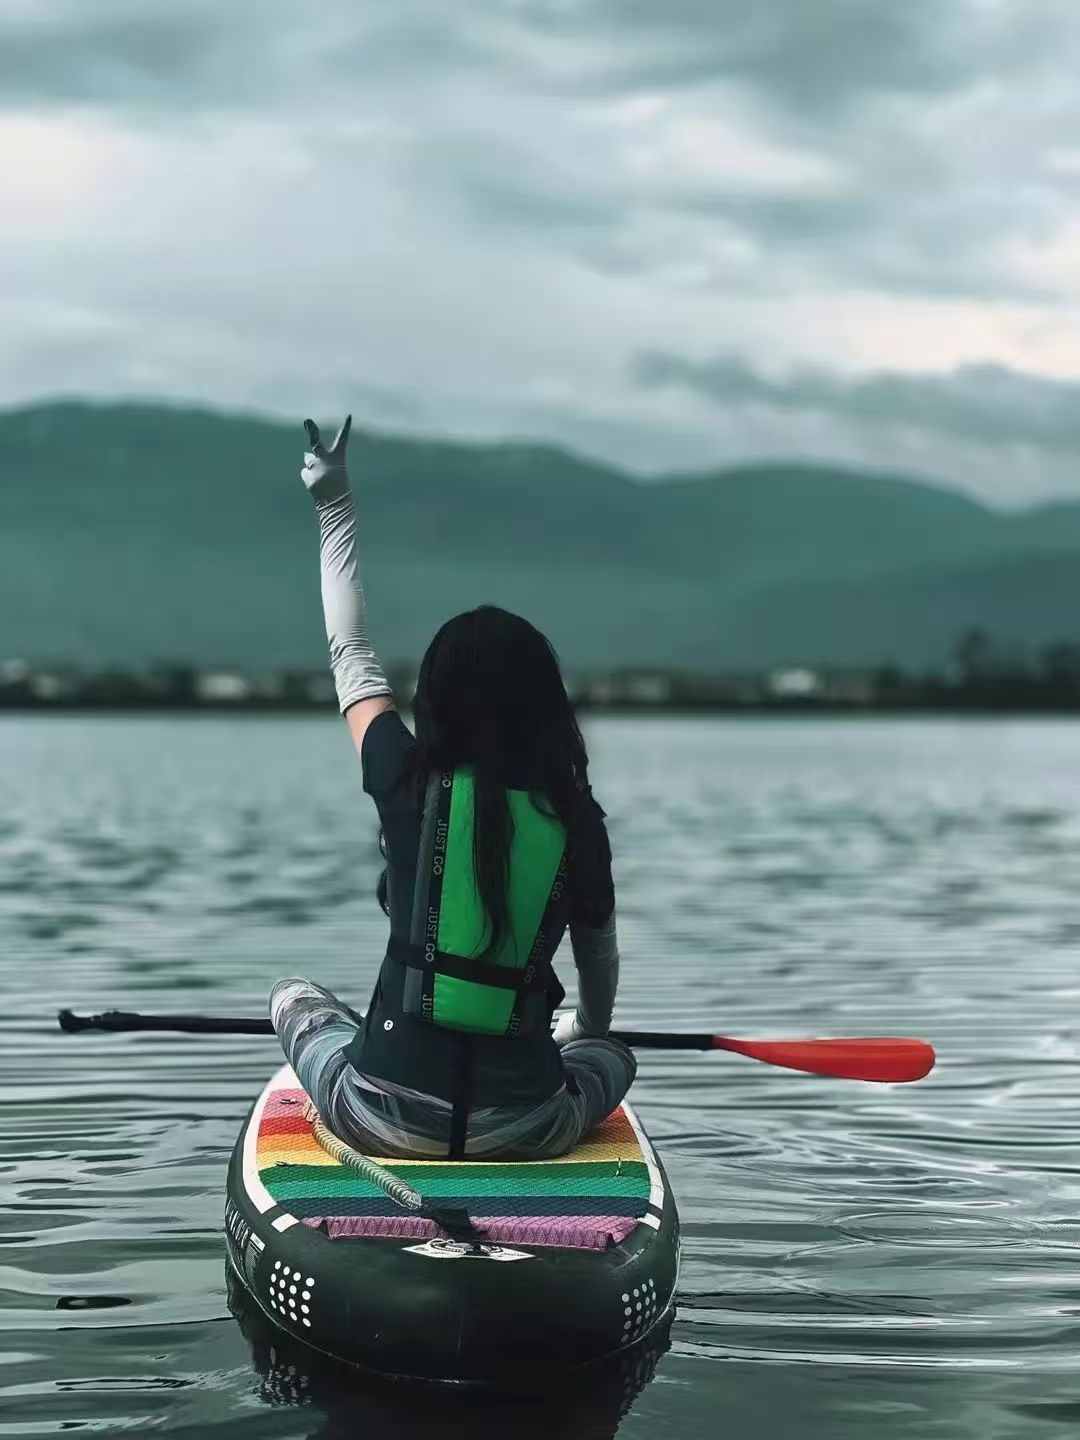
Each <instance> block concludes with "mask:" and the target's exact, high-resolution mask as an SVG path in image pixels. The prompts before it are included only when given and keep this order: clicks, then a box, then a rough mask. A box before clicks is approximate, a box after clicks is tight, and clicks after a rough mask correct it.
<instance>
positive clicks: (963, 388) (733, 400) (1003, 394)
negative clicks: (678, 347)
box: [634, 353, 1080, 451]
mask: <svg viewBox="0 0 1080 1440" xmlns="http://www.w3.org/2000/svg"><path fill="white" fill-rule="evenodd" d="M634 374H635V376H636V378H637V380H638V382H639V383H640V384H641V385H642V386H643V387H645V388H646V389H650V388H658V387H663V386H668V385H674V386H683V387H686V388H687V389H690V390H692V391H694V392H695V393H696V394H698V395H703V396H705V397H706V398H708V399H709V400H710V401H711V402H713V403H714V404H716V405H723V406H739V405H764V406H767V407H768V408H770V409H776V410H805V411H813V412H815V413H818V414H821V415H828V416H832V417H834V418H839V419H842V420H846V421H854V422H855V423H857V424H859V425H867V426H875V427H877V426H884V427H891V426H905V427H910V428H912V429H915V430H921V431H924V432H930V433H937V434H941V435H945V436H948V437H949V438H951V439H957V440H962V441H969V442H973V443H976V444H979V445H1033V446H1036V447H1038V448H1040V449H1045V450H1052V451H1078V450H1080V382H1078V381H1060V380H1051V379H1045V378H1043V377H1041V376H1037V375H1025V374H1021V373H1020V372H1018V371H1015V370H1010V369H1008V368H1007V367H1006V366H1003V365H962V366H960V367H958V368H957V369H956V370H953V371H951V372H950V373H948V374H941V375H918V374H915V375H909V374H901V373H899V372H896V371H893V372H880V373H876V374H870V375H862V376H858V377H855V378H851V377H847V376H841V375H838V374H836V373H834V372H830V371H828V370H825V369H821V368H810V367H806V368H803V369H800V370H795V371H792V372H791V373H790V374H788V375H786V376H785V377H784V378H783V379H781V380H774V379H771V378H769V377H767V376H765V375H763V374H761V373H760V372H759V371H758V370H755V369H754V368H753V367H752V366H750V365H748V364H747V363H746V362H745V361H743V360H741V359H739V358H737V357H735V356H726V357H725V356H720V357H717V358H714V359H711V360H705V361H695V360H687V359H685V358H683V357H681V356H677V355H665V354H660V353H653V354H645V355H642V356H640V357H639V358H638V360H637V362H636V363H635V366H634Z"/></svg>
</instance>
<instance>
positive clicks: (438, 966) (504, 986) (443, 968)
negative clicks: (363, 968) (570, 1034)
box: [386, 935, 551, 994]
mask: <svg viewBox="0 0 1080 1440" xmlns="http://www.w3.org/2000/svg"><path fill="white" fill-rule="evenodd" d="M386 954H387V957H388V958H389V959H391V960H393V961H395V963H396V964H398V965H404V966H406V967H407V968H408V969H410V970H421V971H431V972H434V973H437V974H439V975H449V976H451V977H452V978H453V979H455V980H473V981H475V982H477V983H478V984H480V985H496V986H498V988H499V989H501V990H514V991H517V992H518V993H519V994H528V993H529V992H530V991H534V990H546V989H547V988H548V984H549V982H550V978H551V962H550V961H547V962H545V963H544V964H542V965H540V964H538V965H531V966H527V967H525V968H523V969H517V968H516V967H515V966H511V965H496V964H494V963H493V962H492V961H490V960H476V959H474V958H473V957H472V956H471V955H450V954H449V953H448V952H447V951H445V950H432V951H430V952H429V951H428V950H427V948H426V947H425V946H423V945H413V944H411V943H410V942H409V941H408V940H401V939H399V938H398V937H397V936H395V935H391V936H390V942H389V944H388V945H387V947H386Z"/></svg>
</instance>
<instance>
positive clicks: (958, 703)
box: [0, 698, 1080, 720]
mask: <svg viewBox="0 0 1080 1440" xmlns="http://www.w3.org/2000/svg"><path fill="white" fill-rule="evenodd" d="M402 708H403V709H406V710H407V709H408V707H402ZM574 708H575V710H576V711H577V713H578V714H580V715H583V716H590V715H635V716H642V715H655V716H670V717H686V718H690V717H697V716H712V717H714V718H717V719H725V720H737V719H740V718H742V717H746V718H758V719H761V718H776V719H788V718H790V719H800V720H805V719H814V718H819V719H822V720H825V719H830V720H834V719H837V718H844V717H848V716H850V717H852V718H855V719H866V718H872V717H875V716H880V717H881V718H882V719H889V720H897V719H904V718H906V717H911V718H912V719H916V718H925V717H927V716H940V717H942V718H949V719H954V720H964V719H985V718H988V717H1001V718H1008V717H1023V716H1039V715H1043V716H1047V717H1050V718H1053V717H1057V718H1061V719H1064V718H1071V717H1076V718H1080V700H1077V701H1073V702H1072V703H1064V702H1059V703H1051V702H1046V703H1040V704H1033V703H1029V702H1024V701H1012V702H1007V701H1001V702H994V703H980V702H976V701H970V700H960V699H956V698H954V699H952V700H949V701H942V702H941V703H933V704H929V703H910V704H872V703H845V702H841V701H829V700H820V701H812V700H806V701H792V700H788V701H771V702H766V701H757V702H751V703H747V704H718V703H699V704H692V703H689V702H686V701H679V702H675V703H670V704H669V703H646V702H634V701H616V702H611V703H604V704H596V703H591V702H587V701H586V702H580V701H579V702H577V703H575V706H574ZM6 715H23V716H25V715H36V716H50V715H56V716H69V717H70V716H72V715H97V716H113V717H116V718H119V717H121V716H129V715H161V716H169V717H172V718H177V717H181V716H182V717H185V718H188V719H198V718H200V717H202V716H207V717H210V716H213V717H215V718H220V717H221V716H223V715H235V716H243V717H244V718H245V719H247V718H252V717H258V716H283V715H288V716H298V715H299V716H309V717H312V718H318V717H320V716H333V717H336V716H337V709H336V707H335V706H334V705H331V704H318V705H315V704H303V703H289V702H253V701H209V702H200V703H198V704H195V705H187V704H178V703H175V702H164V703H152V702H145V701H143V702H139V703H117V702H116V701H48V700H37V701H23V702H18V703H11V702H6V701H3V700H0V720H2V719H3V718H4V716H6Z"/></svg>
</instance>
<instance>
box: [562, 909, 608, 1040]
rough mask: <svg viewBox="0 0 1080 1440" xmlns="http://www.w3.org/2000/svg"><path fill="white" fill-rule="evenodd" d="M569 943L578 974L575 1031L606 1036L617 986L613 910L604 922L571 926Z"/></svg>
mask: <svg viewBox="0 0 1080 1440" xmlns="http://www.w3.org/2000/svg"><path fill="white" fill-rule="evenodd" d="M570 944H571V946H572V947H573V951H574V964H575V965H576V966H577V974H578V1004H577V1013H576V1015H575V1017H574V1022H575V1023H574V1030H575V1032H576V1033H577V1034H579V1035H606V1034H607V1032H608V1030H609V1029H610V1028H611V1014H612V1011H613V1010H614V1008H615V992H616V990H617V989H618V986H619V945H618V941H617V939H616V936H615V912H614V911H612V913H611V917H610V919H609V920H608V921H607V922H606V924H604V925H601V926H599V927H598V928H596V929H594V928H593V927H592V926H589V925H574V924H572V925H571V926H570Z"/></svg>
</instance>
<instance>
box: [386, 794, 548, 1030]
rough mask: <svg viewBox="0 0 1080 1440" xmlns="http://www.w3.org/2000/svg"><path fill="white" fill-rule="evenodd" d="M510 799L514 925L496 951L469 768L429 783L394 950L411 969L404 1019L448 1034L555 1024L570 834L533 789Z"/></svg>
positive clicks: (510, 898)
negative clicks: (403, 939)
mask: <svg viewBox="0 0 1080 1440" xmlns="http://www.w3.org/2000/svg"><path fill="white" fill-rule="evenodd" d="M506 795H507V801H508V803H509V806H510V816H511V820H512V822H513V839H512V841H511V845H510V861H509V866H508V875H509V885H508V892H507V927H506V935H505V937H504V938H503V940H502V942H501V944H500V945H499V946H498V948H497V949H496V950H494V951H491V952H489V951H488V946H489V944H490V938H491V937H490V927H489V925H488V920H487V916H486V914H485V911H484V906H483V903H482V901H481V898H480V893H479V890H478V888H477V884H476V874H475V869H474V865H473V830H474V781H473V775H472V772H471V771H470V770H468V769H459V770H456V771H448V772H445V773H442V774H435V775H433V776H431V778H430V780H429V781H428V788H427V794H426V799H425V803H424V814H423V820H422V823H421V829H420V848H419V854H418V857H417V866H416V890H415V892H414V899H413V915H412V926H411V931H410V943H409V944H408V945H403V944H400V943H397V944H394V943H393V942H392V944H391V949H390V953H391V955H393V956H394V958H396V959H397V960H399V961H400V962H401V963H403V964H404V965H405V966H406V967H407V969H406V976H405V984H404V989H403V997H402V998H403V1009H404V1012H405V1014H406V1015H411V1016H413V1017H414V1018H417V1019H421V1020H424V1021H427V1022H428V1023H430V1024H432V1025H439V1026H443V1027H444V1028H446V1029H449V1030H463V1031H466V1032H469V1033H472V1034H478V1035H517V1034H519V1033H523V1032H524V1031H525V1030H531V1029H533V1028H534V1027H535V1026H537V1025H539V1024H540V1023H541V1020H542V1023H543V1024H544V1025H545V1026H546V1024H547V1023H548V1018H549V1017H548V1014H547V1010H546V1007H545V996H544V992H545V990H546V988H547V984H548V981H549V978H550V974H551V970H550V961H551V955H552V953H553V951H554V949H555V946H556V944H557V943H558V939H559V938H560V935H561V930H562V924H563V923H564V922H562V921H561V920H560V917H561V915H562V906H561V904H560V901H561V900H562V898H563V892H564V890H565V885H566V831H565V830H564V829H563V826H562V825H561V823H560V822H559V821H558V820H557V819H555V818H554V817H552V816H549V815H545V814H543V813H542V812H541V811H539V810H538V809H537V808H536V806H535V805H534V804H533V803H532V801H531V799H530V798H529V792H528V791H527V790H507V792H506ZM556 929H558V931H559V934H556V933H555V931H556Z"/></svg>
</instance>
